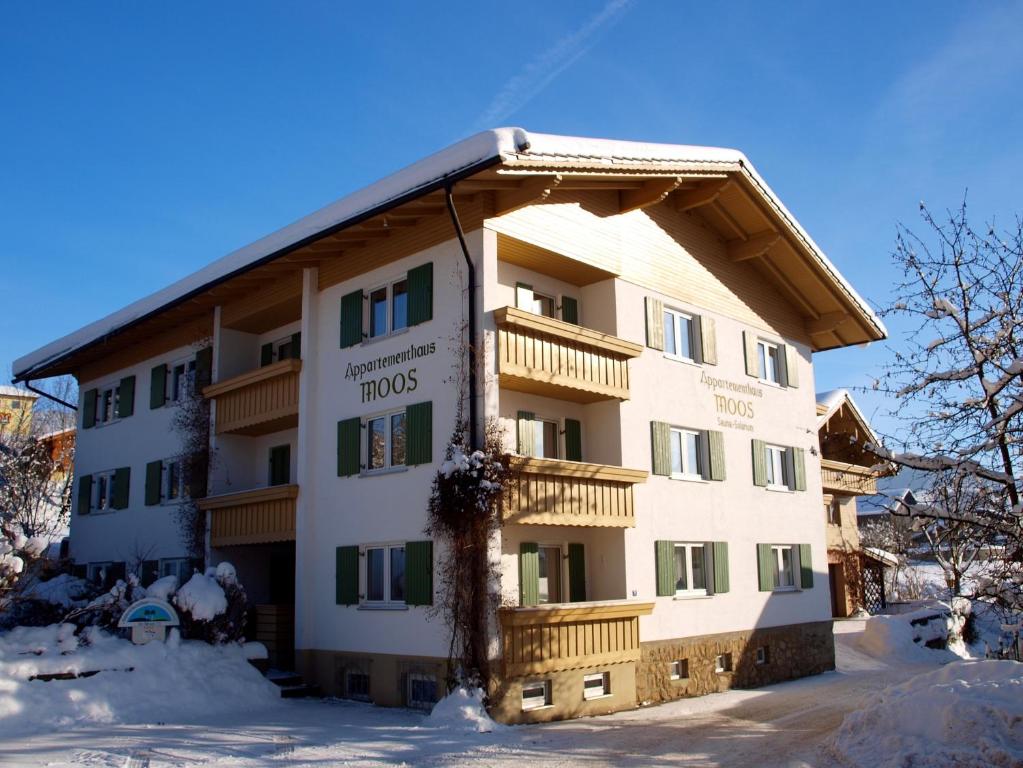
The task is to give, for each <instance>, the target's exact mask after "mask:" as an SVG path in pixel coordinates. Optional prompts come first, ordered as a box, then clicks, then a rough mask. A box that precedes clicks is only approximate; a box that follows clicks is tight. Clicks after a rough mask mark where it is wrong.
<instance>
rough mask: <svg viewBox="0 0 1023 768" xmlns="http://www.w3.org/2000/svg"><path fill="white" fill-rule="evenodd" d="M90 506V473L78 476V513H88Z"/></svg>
mask: <svg viewBox="0 0 1023 768" xmlns="http://www.w3.org/2000/svg"><path fill="white" fill-rule="evenodd" d="M91 507H92V475H82V476H81V477H80V478H78V514H80V515H87V514H89V511H90V508H91Z"/></svg>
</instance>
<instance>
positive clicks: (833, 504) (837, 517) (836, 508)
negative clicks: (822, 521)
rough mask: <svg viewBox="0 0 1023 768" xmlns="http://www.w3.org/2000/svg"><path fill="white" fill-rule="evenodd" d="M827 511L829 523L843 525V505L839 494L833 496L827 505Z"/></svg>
mask: <svg viewBox="0 0 1023 768" xmlns="http://www.w3.org/2000/svg"><path fill="white" fill-rule="evenodd" d="M826 512H827V521H828V525H839V526H840V525H842V505H841V503H839V501H838V497H837V496H832V497H831V501H829V502H828V503H827V505H826ZM832 518H834V519H832Z"/></svg>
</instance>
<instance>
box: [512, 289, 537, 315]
mask: <svg viewBox="0 0 1023 768" xmlns="http://www.w3.org/2000/svg"><path fill="white" fill-rule="evenodd" d="M515 306H516V307H518V308H519V309H524V310H526V311H527V312H532V311H533V286H531V285H526V284H525V283H515Z"/></svg>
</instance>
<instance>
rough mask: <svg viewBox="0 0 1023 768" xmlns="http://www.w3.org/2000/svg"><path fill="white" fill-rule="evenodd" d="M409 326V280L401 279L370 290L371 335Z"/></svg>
mask: <svg viewBox="0 0 1023 768" xmlns="http://www.w3.org/2000/svg"><path fill="white" fill-rule="evenodd" d="M405 328H408V280H406V279H404V278H403V279H401V280H398V281H397V282H395V283H391V284H389V285H384V286H381V287H379V288H375V289H374V290H372V291H370V292H369V337H370V338H371V339H374V338H377V337H378V336H386V335H388V334H390V333H396V332H397V331H401V330H404V329H405Z"/></svg>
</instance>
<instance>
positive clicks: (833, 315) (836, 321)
mask: <svg viewBox="0 0 1023 768" xmlns="http://www.w3.org/2000/svg"><path fill="white" fill-rule="evenodd" d="M850 319H852V318H850V317H849V313H848V312H844V311H838V312H825V313H824V314H823V315H821V316H820V317H818V318H816V319H815V320H807V321H806V332H807V333H809V334H810V335H811V336H816V335H818V334H821V333H831V332H832V331H834V330H835V329H836V328H838V326H840V325H841V324H842V323H844V322H846V321H847V320H850Z"/></svg>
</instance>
